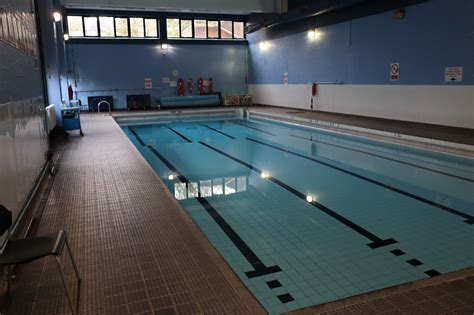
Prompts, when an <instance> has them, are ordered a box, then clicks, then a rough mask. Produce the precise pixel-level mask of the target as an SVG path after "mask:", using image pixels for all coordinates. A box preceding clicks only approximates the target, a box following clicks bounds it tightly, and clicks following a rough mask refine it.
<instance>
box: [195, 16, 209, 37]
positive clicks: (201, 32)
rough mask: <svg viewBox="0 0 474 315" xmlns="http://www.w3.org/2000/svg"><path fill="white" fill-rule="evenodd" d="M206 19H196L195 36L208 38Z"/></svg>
mask: <svg viewBox="0 0 474 315" xmlns="http://www.w3.org/2000/svg"><path fill="white" fill-rule="evenodd" d="M206 29H207V23H206V20H194V38H207V30H206Z"/></svg>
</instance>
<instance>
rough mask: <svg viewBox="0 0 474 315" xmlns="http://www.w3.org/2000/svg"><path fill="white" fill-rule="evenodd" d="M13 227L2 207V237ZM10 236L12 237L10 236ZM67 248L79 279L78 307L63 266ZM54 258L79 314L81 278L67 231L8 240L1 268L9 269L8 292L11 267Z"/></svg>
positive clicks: (0, 233)
mask: <svg viewBox="0 0 474 315" xmlns="http://www.w3.org/2000/svg"><path fill="white" fill-rule="evenodd" d="M11 225H12V214H11V211H9V210H8V209H7V208H5V207H4V206H3V205H0V235H3V233H5V232H8V233H10V227H11ZM8 236H10V235H8ZM64 247H66V248H67V250H68V252H69V256H70V258H71V262H72V266H73V267H74V272H75V273H76V277H77V294H76V307H75V308H74V303H73V301H72V296H71V292H70V291H69V289H68V287H67V283H66V279H65V277H64V269H63V266H62V264H61V260H60V256H61V254H62V252H63V250H64ZM46 256H54V258H55V260H56V263H57V265H58V269H59V273H60V274H61V280H62V282H63V285H64V288H65V289H66V295H67V298H68V301H69V306H70V307H71V311H72V313H73V314H77V313H78V312H79V292H80V287H81V277H80V275H79V271H78V270H77V266H76V262H75V260H74V257H73V255H72V252H71V248H70V246H69V242H68V239H67V234H66V232H65V231H59V232H55V233H51V234H48V235H45V236H40V237H32V238H24V239H19V240H12V239H8V240H7V244H6V245H5V247H4V250H3V252H2V253H1V255H0V266H7V268H8V280H7V285H8V290H9V287H10V266H11V265H18V264H26V263H29V262H32V261H34V260H37V259H40V258H43V257H46Z"/></svg>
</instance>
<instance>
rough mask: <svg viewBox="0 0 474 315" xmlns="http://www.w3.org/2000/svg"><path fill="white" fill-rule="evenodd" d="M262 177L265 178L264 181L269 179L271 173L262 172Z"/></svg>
mask: <svg viewBox="0 0 474 315" xmlns="http://www.w3.org/2000/svg"><path fill="white" fill-rule="evenodd" d="M260 177H261V178H263V179H266V178H269V177H270V173H268V172H262V173H261V174H260Z"/></svg>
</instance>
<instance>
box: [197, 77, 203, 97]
mask: <svg viewBox="0 0 474 315" xmlns="http://www.w3.org/2000/svg"><path fill="white" fill-rule="evenodd" d="M203 94H204V80H203V79H202V78H199V80H198V95H203Z"/></svg>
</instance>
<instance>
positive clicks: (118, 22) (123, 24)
mask: <svg viewBox="0 0 474 315" xmlns="http://www.w3.org/2000/svg"><path fill="white" fill-rule="evenodd" d="M115 35H116V36H117V37H128V19H127V18H115Z"/></svg>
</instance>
